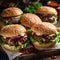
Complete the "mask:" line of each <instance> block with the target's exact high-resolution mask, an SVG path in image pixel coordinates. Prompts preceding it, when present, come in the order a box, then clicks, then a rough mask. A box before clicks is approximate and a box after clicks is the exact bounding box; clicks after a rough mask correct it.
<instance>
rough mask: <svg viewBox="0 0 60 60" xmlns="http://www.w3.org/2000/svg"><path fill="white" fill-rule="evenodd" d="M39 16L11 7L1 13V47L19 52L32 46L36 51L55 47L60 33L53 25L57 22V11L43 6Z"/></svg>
mask: <svg viewBox="0 0 60 60" xmlns="http://www.w3.org/2000/svg"><path fill="white" fill-rule="evenodd" d="M37 11H38V14H32V13H23V11H22V10H21V9H20V8H17V7H10V8H6V9H4V10H3V12H2V13H1V17H2V20H1V22H2V25H3V27H1V29H0V45H1V46H2V47H4V48H5V49H7V50H10V51H14V50H17V51H19V50H20V49H25V48H27V47H29V45H32V46H33V47H35V48H36V49H40V48H49V47H53V46H54V45H55V42H54V40H55V39H56V37H57V34H58V31H57V28H56V26H55V25H53V23H54V22H55V23H56V22H57V17H56V16H57V11H56V10H55V9H54V8H51V7H47V6H43V7H41V8H39V9H38V10H37Z"/></svg>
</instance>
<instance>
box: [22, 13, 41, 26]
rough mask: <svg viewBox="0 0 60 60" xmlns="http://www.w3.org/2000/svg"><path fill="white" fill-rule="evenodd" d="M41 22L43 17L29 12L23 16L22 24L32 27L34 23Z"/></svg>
mask: <svg viewBox="0 0 60 60" xmlns="http://www.w3.org/2000/svg"><path fill="white" fill-rule="evenodd" d="M41 22H42V21H41V19H40V18H39V17H38V16H37V15H35V14H31V13H27V14H24V15H23V16H22V17H21V24H23V25H25V26H26V27H32V25H34V24H38V23H41Z"/></svg>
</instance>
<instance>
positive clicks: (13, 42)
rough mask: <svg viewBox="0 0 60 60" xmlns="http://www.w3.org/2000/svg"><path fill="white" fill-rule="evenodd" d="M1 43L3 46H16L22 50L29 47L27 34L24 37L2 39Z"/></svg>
mask: <svg viewBox="0 0 60 60" xmlns="http://www.w3.org/2000/svg"><path fill="white" fill-rule="evenodd" d="M0 41H1V42H0V43H1V45H2V44H8V45H10V46H15V47H19V46H20V48H25V47H26V46H27V45H28V40H27V34H26V33H25V34H24V35H23V36H21V35H18V36H12V37H2V39H0Z"/></svg>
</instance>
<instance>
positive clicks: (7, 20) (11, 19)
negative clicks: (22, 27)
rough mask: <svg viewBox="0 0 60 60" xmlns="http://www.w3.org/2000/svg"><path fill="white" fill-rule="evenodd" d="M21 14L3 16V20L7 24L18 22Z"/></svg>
mask: <svg viewBox="0 0 60 60" xmlns="http://www.w3.org/2000/svg"><path fill="white" fill-rule="evenodd" d="M20 17H21V16H15V17H3V22H4V23H5V24H11V23H18V21H19V20H20Z"/></svg>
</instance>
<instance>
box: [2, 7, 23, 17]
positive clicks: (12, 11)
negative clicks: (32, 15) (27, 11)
mask: <svg viewBox="0 0 60 60" xmlns="http://www.w3.org/2000/svg"><path fill="white" fill-rule="evenodd" d="M21 14H23V11H22V10H21V9H19V8H16V7H10V8H7V9H5V10H3V12H2V14H1V16H2V17H11V16H19V15H21Z"/></svg>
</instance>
